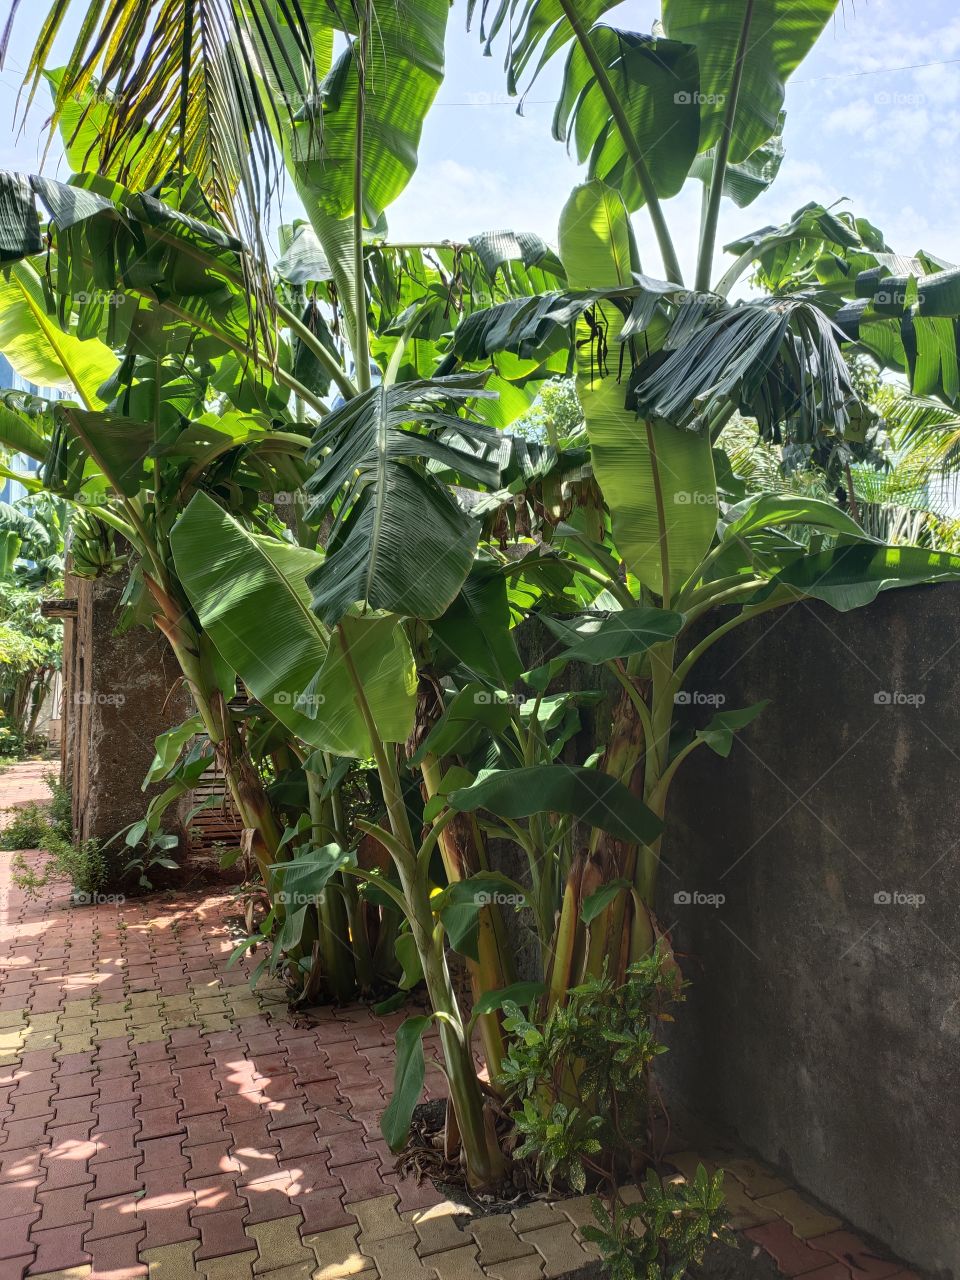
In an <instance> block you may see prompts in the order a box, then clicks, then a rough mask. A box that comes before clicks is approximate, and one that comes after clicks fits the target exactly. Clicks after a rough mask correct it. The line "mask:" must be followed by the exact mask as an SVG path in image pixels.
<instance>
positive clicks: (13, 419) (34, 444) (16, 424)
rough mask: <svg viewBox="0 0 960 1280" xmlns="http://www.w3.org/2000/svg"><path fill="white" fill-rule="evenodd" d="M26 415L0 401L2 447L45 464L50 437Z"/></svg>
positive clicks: (0, 438)
mask: <svg viewBox="0 0 960 1280" xmlns="http://www.w3.org/2000/svg"><path fill="white" fill-rule="evenodd" d="M37 425H38V424H35V423H34V422H33V421H31V419H30V418H28V417H27V415H26V414H25V413H21V412H20V411H19V410H17V409H15V408H12V407H10V406H9V405H5V404H3V403H2V401H0V446H2V447H3V448H4V449H9V450H10V451H11V452H12V453H25V454H26V455H27V456H28V457H30V458H35V459H36V461H37V462H45V461H46V458H47V452H48V450H49V445H50V442H49V437H48V436H47V435H46V434H45V433H44V432H43V431H42V430H38V429H37Z"/></svg>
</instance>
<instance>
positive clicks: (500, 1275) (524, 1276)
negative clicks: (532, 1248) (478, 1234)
mask: <svg viewBox="0 0 960 1280" xmlns="http://www.w3.org/2000/svg"><path fill="white" fill-rule="evenodd" d="M486 1272H487V1275H488V1276H489V1277H490V1280H541V1277H542V1276H543V1273H544V1272H543V1259H542V1258H541V1257H540V1255H539V1254H537V1253H534V1254H531V1256H530V1257H528V1258H508V1259H506V1260H505V1261H503V1262H495V1263H494V1264H493V1265H492V1266H490V1267H487V1268H486Z"/></svg>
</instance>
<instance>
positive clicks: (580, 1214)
mask: <svg viewBox="0 0 960 1280" xmlns="http://www.w3.org/2000/svg"><path fill="white" fill-rule="evenodd" d="M592 1202H593V1196H577V1197H575V1198H574V1199H572V1200H558V1201H557V1205H556V1207H557V1208H558V1209H559V1210H560V1212H561V1213H562V1214H563V1215H564V1217H566V1218H569V1219H570V1221H571V1222H572V1223H573V1226H574V1235H575V1237H576V1240H577V1243H578V1244H579V1246H580V1248H581V1249H583V1250H585V1252H587V1253H589V1254H590V1256H591V1257H592V1258H600V1257H602V1256H603V1255H602V1254H601V1252H600V1250H599V1248H598V1247H597V1246H596V1245H595V1244H593V1243H592V1242H591V1241H589V1240H584V1238H583V1234H582V1228H583V1227H595V1226H596V1225H597V1220H596V1218H595V1217H594V1214H593V1208H592Z"/></svg>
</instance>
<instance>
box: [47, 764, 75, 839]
mask: <svg viewBox="0 0 960 1280" xmlns="http://www.w3.org/2000/svg"><path fill="white" fill-rule="evenodd" d="M43 780H44V782H46V784H47V786H48V787H49V788H50V824H51V826H52V827H53V829H54V831H55V832H56V833H57V834H58V835H61V836H63V837H64V839H66V840H69V839H70V838H71V836H72V835H73V799H72V796H71V793H70V788H69V787H67V786H64V784H63V783H62V782H61V781H60V780H59V778H58V777H57V776H56V774H55V773H47V774H44V779H43Z"/></svg>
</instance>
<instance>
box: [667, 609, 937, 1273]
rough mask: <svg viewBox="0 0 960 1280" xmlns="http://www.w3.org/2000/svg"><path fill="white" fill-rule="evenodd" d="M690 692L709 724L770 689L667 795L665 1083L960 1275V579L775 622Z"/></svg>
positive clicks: (912, 1254)
mask: <svg viewBox="0 0 960 1280" xmlns="http://www.w3.org/2000/svg"><path fill="white" fill-rule="evenodd" d="M688 687H689V689H690V690H692V691H696V693H697V695H699V697H700V699H701V701H700V705H699V706H695V705H694V706H691V708H690V712H689V713H690V715H691V717H692V718H694V719H695V720H696V721H697V723H701V724H702V723H704V722H705V720H706V719H707V718H708V717H709V714H710V708H709V706H708V705H707V704H706V703H704V702H703V701H702V700H703V699H704V698H714V699H715V698H717V697H718V696H723V697H725V698H726V702H725V704H724V705H725V706H726V707H727V708H728V709H732V708H737V707H742V706H746V705H748V704H750V703H753V702H755V701H757V700H759V699H761V698H771V699H772V703H771V705H770V707H768V708H767V710H766V711H765V712H764V713H763V715H762V716H761V717H760V719H759V720H757V721H756V722H755V723H754V724H753V725H752V726H751V727H750V728H749V729H748V730H746V731H745V732H744V733H743V735H742V737H741V740H740V741H739V742H738V743H737V744H736V745H735V746H734V749H733V753H732V755H731V756H730V758H729V759H728V760H721V759H720V758H719V757H717V756H716V755H714V754H713V753H711V752H709V751H708V750H707V749H706V748H700V749H699V751H698V752H697V753H695V754H694V756H693V757H692V759H691V760H690V761H688V762H687V764H686V766H685V767H684V770H683V772H682V773H681V775H680V776H679V778H678V781H677V783H676V785H675V788H674V792H673V794H672V799H671V806H670V821H669V826H668V834H667V839H666V843H665V847H664V857H665V863H666V866H665V868H664V872H663V876H662V882H661V890H662V897H661V902H660V905H659V913H660V915H661V918H662V920H663V922H664V923H665V924H666V925H668V926H670V928H671V932H672V937H673V941H674V945H675V947H676V950H677V952H678V953H679V955H680V959H681V963H682V965H683V968H684V971H685V973H686V976H687V977H688V978H689V979H690V981H691V984H692V985H691V988H690V990H689V993H688V996H689V999H688V1003H687V1005H686V1007H685V1008H683V1009H682V1010H680V1011H679V1015H678V1021H677V1023H676V1025H675V1028H674V1029H673V1035H672V1050H673V1051H672V1052H671V1053H670V1054H668V1055H666V1057H665V1059H663V1060H661V1061H662V1063H663V1071H664V1074H665V1075H666V1077H667V1082H668V1086H669V1090H670V1092H671V1093H672V1095H673V1096H674V1097H675V1098H676V1099H678V1100H681V1101H683V1102H684V1103H686V1104H688V1105H690V1106H691V1107H692V1108H693V1109H694V1110H697V1111H699V1112H701V1113H702V1114H704V1115H706V1116H708V1117H709V1118H711V1119H712V1120H714V1121H719V1122H720V1123H721V1124H723V1125H725V1126H727V1127H728V1128H729V1129H731V1130H733V1131H735V1132H736V1133H737V1135H738V1136H739V1138H740V1140H741V1141H742V1142H744V1143H745V1144H747V1145H748V1146H749V1147H752V1148H753V1149H754V1150H755V1151H757V1152H758V1153H759V1154H760V1155H762V1156H764V1157H765V1158H767V1159H768V1160H771V1161H773V1162H774V1163H776V1164H779V1165H780V1166H782V1167H783V1168H785V1169H787V1170H788V1171H789V1172H790V1173H791V1174H792V1175H793V1176H794V1177H795V1178H796V1179H797V1181H798V1182H799V1183H800V1184H801V1185H803V1186H806V1187H807V1188H808V1189H809V1190H811V1191H812V1192H813V1193H814V1194H815V1195H817V1196H819V1197H820V1198H821V1199H822V1200H824V1201H825V1202H826V1203H827V1204H829V1205H831V1206H832V1207H834V1208H835V1209H836V1210H838V1211H840V1212H842V1213H843V1214H844V1215H845V1216H846V1217H847V1218H849V1219H850V1220H851V1221H852V1222H853V1223H855V1224H856V1225H857V1226H858V1227H860V1228H861V1229H862V1230H863V1231H865V1232H867V1233H869V1234H872V1235H874V1236H875V1237H877V1238H878V1239H879V1240H881V1241H884V1242H886V1243H887V1244H889V1245H890V1246H891V1247H892V1248H893V1249H895V1250H896V1251H897V1252H899V1253H900V1254H901V1255H903V1256H904V1257H906V1258H907V1259H908V1260H910V1261H911V1262H912V1263H914V1264H916V1265H918V1266H920V1267H922V1268H924V1269H927V1270H929V1271H932V1272H941V1273H943V1274H949V1273H953V1275H955V1276H958V1277H960V910H958V907H960V890H958V871H960V787H958V785H957V779H958V775H960V769H958V766H960V718H958V706H960V587H956V586H945V587H938V588H916V589H913V590H909V591H896V592H890V593H889V594H887V595H885V596H883V597H881V598H880V599H879V600H878V601H877V602H876V603H875V604H874V605H872V606H871V607H869V608H867V609H864V610H861V611H859V612H856V613H852V614H847V615H842V614H838V613H835V612H833V611H832V610H830V609H827V608H826V607H820V606H815V607H809V606H807V605H798V606H795V607H794V608H792V609H791V610H789V611H788V612H785V613H783V614H774V615H770V616H769V617H767V618H764V619H759V620H758V621H757V622H755V623H753V624H750V625H749V626H746V627H743V628H741V629H740V630H739V631H737V632H735V633H734V634H733V635H732V636H729V637H727V638H726V640H725V641H724V642H722V643H721V644H719V645H717V646H716V647H715V648H714V650H713V651H712V652H711V653H710V654H709V655H708V656H707V658H705V659H704V660H703V662H702V663H701V664H700V666H699V667H698V668H697V670H696V671H695V672H694V673H693V675H692V677H691V679H690V681H689V685H688ZM920 698H923V699H925V701H923V702H922V703H920V701H919V699H920ZM697 894H700V895H707V896H709V895H723V897H724V901H723V902H722V904H720V905H715V904H713V905H711V904H709V903H707V902H702V901H701V902H699V903H698V902H697V901H696V898H695V895H697ZM677 895H679V896H677ZM684 895H690V899H691V900H689V901H688V900H687V899H686V897H685V896H684ZM898 895H899V898H898ZM908 895H912V899H911V897H909V896H908ZM920 895H922V898H923V900H922V902H919V905H918V904H917V903H918V901H919V896H920ZM891 899H892V900H891Z"/></svg>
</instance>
